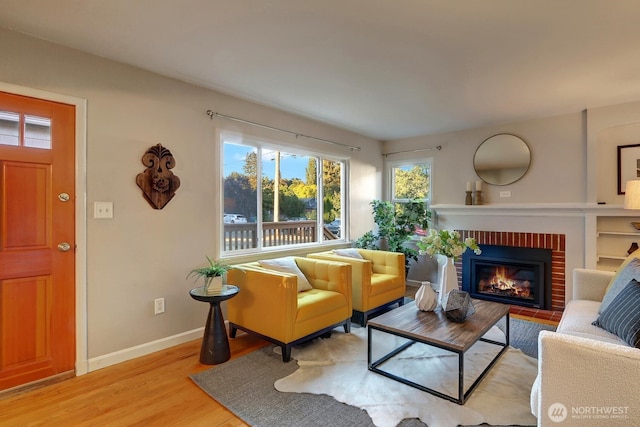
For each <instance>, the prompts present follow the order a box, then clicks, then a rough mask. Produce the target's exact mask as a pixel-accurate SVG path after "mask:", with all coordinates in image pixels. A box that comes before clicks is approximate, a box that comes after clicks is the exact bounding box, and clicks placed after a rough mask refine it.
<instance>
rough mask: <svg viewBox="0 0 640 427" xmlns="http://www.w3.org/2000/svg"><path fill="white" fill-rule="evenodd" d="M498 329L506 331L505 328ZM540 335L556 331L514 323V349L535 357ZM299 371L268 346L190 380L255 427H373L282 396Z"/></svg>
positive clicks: (312, 398) (308, 397) (362, 415)
mask: <svg viewBox="0 0 640 427" xmlns="http://www.w3.org/2000/svg"><path fill="white" fill-rule="evenodd" d="M498 326H499V327H500V326H501V328H504V323H503V324H502V325H498ZM542 329H553V327H550V326H547V325H542V324H538V323H534V322H527V321H523V320H519V319H511V327H510V332H511V340H510V341H511V345H512V346H513V347H516V348H521V349H522V351H523V352H525V353H526V354H528V355H530V356H533V357H535V355H534V353H535V352H537V335H538V332H539V331H540V330H542ZM518 346H520V347H518ZM297 369H298V366H297V364H296V363H295V361H291V362H290V363H283V362H282V360H281V358H280V356H279V355H277V354H276V353H274V352H273V347H272V346H267V347H265V348H262V349H260V350H256V351H254V352H252V353H250V354H248V355H246V356H243V357H240V358H238V359H234V360H232V361H230V362H227V363H225V364H222V365H219V366H216V367H215V368H212V369H209V370H207V371H204V372H200V373H198V374H194V375H191V376H190V377H191V379H192V380H193V381H194V382H195V383H196V384H197V385H198V386H199V387H200V388H202V389H203V390H204V391H205V392H206V393H207V394H208V395H209V396H211V397H212V398H214V399H215V400H217V401H218V402H219V403H220V404H222V405H223V406H225V407H226V408H227V409H229V410H230V411H231V412H233V413H234V414H235V415H236V416H237V417H239V418H241V419H242V420H243V421H245V422H246V423H247V424H249V425H251V426H255V427H276V426H277V427H288V426H323V427H326V426H332V427H342V426H344V427H350V426H353V427H367V426H370V427H374V424H373V422H372V421H371V418H370V417H369V415H368V414H367V412H366V411H364V410H361V409H359V408H356V407H353V406H350V405H346V404H343V403H340V402H338V401H336V400H335V399H333V398H332V397H330V396H326V395H315V394H307V393H302V394H301V393H281V392H278V391H277V390H276V389H275V388H274V386H273V384H274V382H275V381H276V380H278V379H281V378H284V377H286V376H288V375H290V374H291V373H293V372H294V371H296V370H297ZM416 392H418V391H416ZM399 426H400V427H416V426H425V424H424V423H422V422H421V421H420V420H417V419H405V420H403V421H402V422H401V423H400V424H399Z"/></svg>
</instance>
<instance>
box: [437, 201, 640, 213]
mask: <svg viewBox="0 0 640 427" xmlns="http://www.w3.org/2000/svg"><path fill="white" fill-rule="evenodd" d="M431 209H433V210H434V211H435V212H436V213H438V214H459V215H462V214H469V215H478V214H481V215H509V214H511V215H529V216H531V215H535V216H549V215H577V216H582V215H585V214H596V215H617V216H638V212H637V211H630V210H628V209H624V208H623V206H622V205H598V204H596V203H491V204H487V205H446V204H440V205H438V204H436V205H431Z"/></svg>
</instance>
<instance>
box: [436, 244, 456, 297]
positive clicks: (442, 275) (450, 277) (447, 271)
mask: <svg viewBox="0 0 640 427" xmlns="http://www.w3.org/2000/svg"><path fill="white" fill-rule="evenodd" d="M438 279H439V281H440V283H439V284H440V286H439V288H438V289H439V291H438V303H439V304H440V305H442V299H443V298H444V296H445V295H446V294H448V293H449V292H450V291H452V290H453V289H458V272H457V271H456V266H455V265H454V263H453V258H448V257H446V256H445V255H438Z"/></svg>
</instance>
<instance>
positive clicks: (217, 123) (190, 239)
mask: <svg viewBox="0 0 640 427" xmlns="http://www.w3.org/2000/svg"><path fill="white" fill-rule="evenodd" d="M0 52H1V53H2V58H3V60H2V61H0V82H5V83H9V84H13V85H19V86H23V87H29V88H36V89H40V90H45V91H48V92H53V93H59V94H65V95H69V96H73V97H77V98H82V99H86V100H87V147H86V152H87V159H86V169H87V175H86V186H87V201H88V203H87V205H88V206H87V209H88V218H87V229H86V238H87V247H86V248H80V251H83V250H86V253H87V260H88V261H87V266H86V271H87V283H86V286H87V298H88V301H87V307H88V314H87V316H88V325H87V327H88V338H87V340H88V358H89V359H96V358H100V357H102V356H105V355H109V354H113V353H114V352H119V351H126V349H129V348H132V347H135V346H141V345H145V343H149V342H152V341H155V340H163V339H165V338H167V337H171V336H175V335H179V334H182V333H184V332H186V331H191V330H193V329H197V328H201V327H202V326H203V325H204V322H205V320H206V314H207V309H208V306H207V305H206V304H202V303H199V302H196V301H194V300H192V299H191V298H190V297H189V295H188V290H189V289H190V288H192V287H194V286H195V285H194V283H193V282H192V281H187V280H185V276H186V274H187V272H188V271H189V270H190V269H192V268H194V267H196V266H200V265H202V264H203V263H204V262H206V260H205V254H209V255H211V254H213V253H214V250H215V242H217V241H218V240H219V239H218V236H217V235H216V233H217V229H216V227H215V224H216V222H217V221H219V220H220V212H221V207H220V206H219V203H217V201H218V200H219V198H218V186H217V185H216V177H217V176H218V173H219V161H218V159H216V157H215V156H214V149H215V135H216V129H217V128H218V127H224V128H227V129H231V130H235V131H239V132H244V133H247V134H252V135H256V136H259V137H264V138H271V139H277V140H281V141H283V142H284V143H288V144H291V145H295V146H306V147H314V148H317V147H318V143H317V142H310V141H305V140H303V139H301V138H299V139H296V138H294V137H288V136H286V135H283V134H280V133H273V132H272V131H268V130H264V129H259V128H255V127H251V126H247V125H239V124H238V123H235V122H230V121H225V120H222V119H214V120H210V119H209V117H208V116H207V115H206V110H208V109H211V110H213V111H217V112H220V113H223V114H227V115H230V116H236V117H240V118H244V119H247V120H252V121H256V122H260V123H264V124H267V125H271V126H274V127H278V128H283V129H290V130H293V131H296V132H299V133H302V134H306V135H312V136H316V137H320V138H324V139H329V140H333V141H337V142H342V143H345V144H349V145H355V146H360V147H363V148H365V149H363V150H362V151H360V152H358V151H354V152H351V151H350V150H348V149H344V148H340V147H334V146H331V145H327V146H326V150H327V151H328V152H331V153H334V154H336V155H349V156H351V161H350V175H349V185H350V187H351V194H352V195H353V196H352V198H351V200H350V201H349V202H350V205H351V218H356V219H357V221H353V220H352V222H351V229H352V235H355V236H358V235H361V234H362V233H364V232H365V231H366V230H368V229H370V228H371V227H372V226H373V221H372V219H371V214H370V212H369V206H368V202H369V201H370V200H372V199H375V198H380V197H381V180H382V174H381V170H382V156H381V144H380V142H379V141H375V140H372V139H369V138H366V137H362V136H359V135H356V134H354V133H351V132H347V131H344V130H341V129H337V128H334V127H330V126H326V125H323V124H320V123H317V122H314V121H312V120H308V119H305V118H302V117H299V116H295V115H293V114H287V113H284V112H281V111H278V110H275V109H272V108H267V107H264V106H260V105H257V104H254V103H251V102H247V101H244V100H241V99H238V98H234V97H230V96H226V95H223V94H221V93H218V92H214V91H211V90H207V89H203V88H200V87H197V86H194V85H191V84H187V83H183V82H180V81H177V80H173V79H169V78H165V77H162V76H159V75H156V74H153V73H150V72H146V71H143V70H140V69H137V68H133V67H130V66H127V65H123V64H119V63H116V62H113V61H109V60H106V59H103V58H100V57H97V56H93V55H88V54H85V53H82V52H79V51H76V50H72V49H68V48H64V47H61V46H58V45H54V44H51V43H48V42H44V41H41V40H37V39H34V38H31V37H27V36H24V35H20V34H17V33H13V32H10V31H6V30H0ZM157 143H161V144H162V145H163V146H165V147H166V148H168V149H169V150H171V152H172V153H173V156H174V157H175V160H176V166H175V168H174V169H173V172H174V173H175V174H176V175H177V176H178V177H179V178H180V180H181V187H180V188H179V189H178V191H177V193H176V195H175V197H174V198H173V200H171V202H169V204H168V205H167V206H166V207H165V208H164V209H162V210H154V209H152V208H151V207H150V206H149V204H148V203H147V202H146V201H145V200H144V199H143V197H142V193H141V191H140V189H139V188H138V187H137V185H136V183H135V178H136V175H137V174H138V173H141V172H142V171H143V170H144V166H143V165H142V163H141V161H140V160H141V158H142V155H143V154H144V152H145V151H146V150H147V149H148V148H149V147H150V146H152V145H155V144H157ZM323 148H325V147H323ZM95 201H111V202H113V204H114V218H113V220H94V219H93V208H92V206H93V203H94V202H95ZM79 280H81V278H80V279H79ZM158 297H164V298H166V313H165V314H163V315H159V316H154V315H153V300H154V299H155V298H158ZM118 357H120V358H122V357H121V356H118ZM124 358H126V355H125V356H124ZM107 363H108V362H107Z"/></svg>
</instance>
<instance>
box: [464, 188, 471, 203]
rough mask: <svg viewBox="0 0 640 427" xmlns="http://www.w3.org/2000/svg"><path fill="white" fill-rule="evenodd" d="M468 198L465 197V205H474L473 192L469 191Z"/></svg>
mask: <svg viewBox="0 0 640 427" xmlns="http://www.w3.org/2000/svg"><path fill="white" fill-rule="evenodd" d="M466 193H467V197H465V199H464V204H465V205H472V204H473V198H472V197H471V191H467V192H466Z"/></svg>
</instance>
